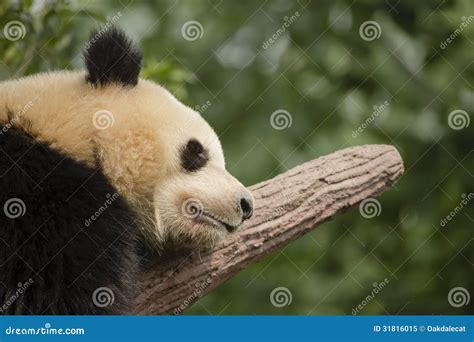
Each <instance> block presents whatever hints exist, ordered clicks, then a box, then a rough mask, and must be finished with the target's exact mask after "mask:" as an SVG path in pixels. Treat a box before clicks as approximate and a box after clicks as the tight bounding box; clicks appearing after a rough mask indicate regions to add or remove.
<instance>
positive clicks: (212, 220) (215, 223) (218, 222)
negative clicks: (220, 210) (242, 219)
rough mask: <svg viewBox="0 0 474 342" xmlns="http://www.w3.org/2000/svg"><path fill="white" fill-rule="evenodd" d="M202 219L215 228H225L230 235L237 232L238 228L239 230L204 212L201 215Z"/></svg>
mask: <svg viewBox="0 0 474 342" xmlns="http://www.w3.org/2000/svg"><path fill="white" fill-rule="evenodd" d="M200 218H201V219H203V220H204V221H206V222H207V223H210V224H211V225H212V226H214V227H218V228H221V229H222V228H224V229H225V230H226V231H227V232H228V233H233V232H235V231H236V230H237V228H239V227H238V226H233V225H231V224H228V223H227V222H224V221H222V220H220V219H218V218H217V217H215V216H213V215H211V214H209V213H207V212H203V213H202V214H201V215H200Z"/></svg>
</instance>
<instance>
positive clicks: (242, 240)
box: [134, 145, 404, 315]
mask: <svg viewBox="0 0 474 342" xmlns="http://www.w3.org/2000/svg"><path fill="white" fill-rule="evenodd" d="M403 170H404V169H403V161H402V159H401V157H400V154H399V153H398V151H397V150H396V149H395V148H394V147H392V146H388V145H365V146H358V147H351V148H347V149H344V150H340V151H337V152H335V153H332V154H330V155H327V156H324V157H321V158H318V159H315V160H312V161H310V162H307V163H304V164H302V165H299V166H297V167H295V168H293V169H291V170H289V171H287V172H285V173H283V174H281V175H279V176H277V177H275V178H273V179H270V180H267V181H264V182H261V183H258V184H256V185H254V186H252V187H250V190H251V191H252V192H253V195H254V196H255V210H254V215H253V217H252V218H251V219H250V220H249V221H247V222H246V223H245V225H244V227H243V228H242V229H241V230H240V231H238V232H237V233H236V234H235V235H233V236H232V237H230V238H228V239H227V240H226V241H224V242H223V243H221V244H220V245H219V246H217V247H216V248H214V249H213V250H211V251H209V252H205V253H202V252H201V253H200V254H198V253H190V254H189V255H183V256H182V257H179V258H177V259H174V260H170V261H167V262H164V263H161V264H160V265H155V266H154V267H152V268H150V269H149V270H148V271H147V272H146V273H145V274H143V276H142V284H141V285H142V286H143V288H142V292H141V294H140V295H139V296H138V297H137V299H136V303H135V306H134V311H135V313H137V314H142V315H147V314H148V315H149V314H178V313H181V312H182V311H183V310H184V309H186V308H187V307H188V306H189V305H191V304H192V303H193V302H194V301H195V300H197V299H199V298H201V297H202V296H204V295H205V294H207V293H209V292H210V291H212V290H213V289H214V288H215V287H216V286H218V285H219V284H221V283H223V282H224V281H226V280H227V279H229V278H230V277H232V276H233V275H234V274H236V273H237V272H239V271H240V270H241V269H243V268H244V267H246V266H248V265H249V264H252V263H255V262H257V261H259V260H261V259H262V258H263V257H265V256H266V255H268V254H269V253H271V252H273V251H275V250H276V249H279V248H282V247H283V246H285V245H286V244H288V243H290V242H291V241H294V240H295V239H297V238H298V237H300V236H301V235H303V234H305V233H307V232H308V231H310V230H311V229H313V228H315V227H317V226H318V225H320V224H321V223H322V222H324V221H326V220H328V219H330V218H332V217H334V216H335V215H337V214H338V213H341V212H343V211H345V210H346V209H347V208H350V207H353V206H355V205H357V204H358V203H359V202H361V201H362V200H364V199H365V198H368V197H373V196H376V195H378V194H380V193H381V192H383V191H384V190H386V189H388V188H390V186H391V185H392V184H393V183H394V182H395V181H396V180H397V179H398V178H400V176H401V175H402V174H403Z"/></svg>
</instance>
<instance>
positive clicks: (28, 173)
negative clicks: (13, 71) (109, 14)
mask: <svg viewBox="0 0 474 342" xmlns="http://www.w3.org/2000/svg"><path fill="white" fill-rule="evenodd" d="M92 37H94V39H92V40H91V41H90V42H89V44H88V48H87V49H86V51H85V53H84V57H85V62H86V69H87V70H86V72H69V71H59V72H52V73H45V74H38V75H33V76H29V77H25V78H21V79H17V80H11V81H6V82H3V83H0V108H1V109H0V187H1V189H2V192H1V195H0V205H2V206H4V213H5V215H0V285H1V286H0V308H2V306H1V304H2V303H3V302H7V301H8V299H9V296H10V295H11V294H12V293H14V292H15V289H16V286H17V284H18V283H20V282H21V283H25V282H27V281H30V279H31V282H32V284H31V288H30V289H29V290H26V291H25V294H24V295H23V296H21V297H20V298H18V299H17V300H16V301H15V302H14V303H13V304H12V305H10V306H9V307H7V308H6V309H5V308H3V309H2V310H0V313H7V314H24V313H35V314H58V313H61V314H65V313H79V314H99V313H122V312H126V308H127V306H128V304H130V298H131V297H133V293H134V286H133V283H134V282H135V281H134V279H135V276H134V270H135V269H137V267H138V265H137V264H138V258H137V248H136V241H137V239H138V238H140V236H141V237H142V238H144V240H145V241H146V243H147V244H148V245H149V246H152V247H153V248H156V249H160V248H163V247H164V246H165V245H166V244H167V243H168V242H172V243H173V244H178V245H183V246H186V247H197V248H201V247H209V246H213V245H214V244H215V243H217V242H219V241H221V240H222V239H223V238H225V237H226V236H227V235H228V234H231V233H232V232H234V231H235V230H237V229H238V228H239V227H240V226H241V224H242V223H243V221H244V220H245V219H248V218H249V217H250V216H251V215H252V209H253V198H252V195H251V193H250V192H249V191H248V190H247V189H245V187H244V186H243V185H242V184H240V183H239V182H238V181H237V180H236V179H235V178H234V177H232V176H231V175H230V174H229V173H228V172H227V171H226V169H225V164H224V156H223V152H222V148H221V145H220V142H219V138H218V137H217V135H216V134H215V132H214V131H213V130H212V128H211V127H210V126H209V125H208V123H207V122H206V121H205V120H204V119H203V118H202V117H201V115H200V114H199V113H197V112H196V111H194V110H192V109H190V108H189V107H186V106H185V105H183V104H182V103H180V102H179V101H178V100H177V99H176V98H174V97H173V96H172V95H171V94H170V93H169V92H168V91H167V90H165V89H164V88H162V87H161V86H159V85H157V84H155V83H153V82H151V81H147V80H143V79H139V77H138V75H139V71H140V65H141V52H140V51H139V50H138V49H137V47H136V46H135V45H134V43H133V42H131V41H130V40H129V39H128V38H127V37H126V36H125V34H124V33H123V32H122V31H120V30H118V29H116V28H112V29H109V30H107V31H106V32H105V33H102V34H101V35H98V34H97V35H94V34H93V35H92ZM12 203H13V204H16V207H11V208H10V207H9V205H11V204H12ZM18 206H19V207H18ZM18 208H20V214H21V215H17V209H18ZM11 209H14V211H13V214H12V210H11ZM1 214H3V213H1ZM137 232H141V234H140V233H137ZM103 287H106V288H108V289H110V290H111V291H113V292H114V297H115V303H113V305H110V306H106V307H103V306H97V305H96V303H94V300H93V299H94V298H93V297H94V292H95V291H96V290H97V289H99V288H103Z"/></svg>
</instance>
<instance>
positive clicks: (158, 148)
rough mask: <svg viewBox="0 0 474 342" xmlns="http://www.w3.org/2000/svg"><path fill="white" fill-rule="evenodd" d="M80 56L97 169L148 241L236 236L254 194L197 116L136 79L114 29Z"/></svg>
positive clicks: (205, 242)
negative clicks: (129, 208)
mask: <svg viewBox="0 0 474 342" xmlns="http://www.w3.org/2000/svg"><path fill="white" fill-rule="evenodd" d="M84 59H85V64H86V75H85V78H84V79H83V81H84V83H85V84H86V86H85V87H86V90H85V91H84V94H83V96H82V99H83V100H84V103H86V102H87V101H89V102H87V106H88V107H89V109H88V112H89V114H92V123H93V125H92V126H93V127H91V129H92V131H93V132H94V133H93V136H92V139H93V146H94V147H93V149H94V155H95V159H96V164H97V166H98V167H99V168H100V169H101V170H102V172H103V173H104V174H105V175H106V176H107V178H108V179H109V180H110V181H111V183H112V184H113V185H114V186H115V187H116V188H117V189H118V191H119V193H120V194H121V195H123V196H124V197H125V198H126V199H127V200H128V202H129V203H130V205H131V206H132V208H134V209H135V211H137V212H138V213H141V214H142V215H140V216H141V217H142V221H143V222H142V223H143V224H142V226H143V233H144V234H145V236H146V238H147V240H148V241H149V242H151V243H152V244H155V243H158V244H161V243H162V242H164V241H169V240H172V241H174V242H178V243H180V244H185V245H189V244H191V245H198V246H212V245H214V244H215V243H216V242H218V241H220V240H222V239H223V238H225V237H226V236H227V235H228V234H231V233H233V232H235V231H236V230H237V229H238V228H239V227H240V226H241V225H242V223H243V221H244V220H246V219H248V218H249V217H250V216H251V215H252V210H253V197H252V195H251V193H250V192H249V191H248V190H247V189H246V188H245V187H244V186H243V185H242V184H241V183H240V182H239V181H237V180H236V179H235V178H234V177H233V176H232V175H231V174H230V173H229V172H228V171H227V170H226V169H225V163H224V155H223V151H222V147H221V144H220V141H219V138H218V136H217V135H216V133H215V132H214V130H213V129H212V128H211V127H210V126H209V124H208V123H207V122H206V121H205V120H204V119H203V118H202V116H201V115H200V113H198V112H196V111H194V110H192V109H191V108H189V107H187V106H185V105H184V104H182V103H181V102H179V101H178V100H177V99H176V98H175V97H174V96H172V95H171V94H170V93H169V92H168V91H167V90H165V89H164V88H162V87H161V86H159V85H157V84H156V83H154V82H151V81H147V80H143V79H140V78H139V72H140V68H141V52H140V50H139V49H138V48H137V46H136V45H135V44H134V43H133V42H132V41H131V40H130V39H129V38H127V36H126V35H125V34H124V33H123V32H122V31H120V30H118V29H116V28H110V29H108V30H106V31H105V32H100V31H99V32H96V33H94V34H92V36H91V39H90V41H89V42H88V44H86V49H85V51H84ZM83 76H84V75H83ZM91 103H93V106H92V107H91V105H90V104H91ZM88 118H90V115H89V116H88Z"/></svg>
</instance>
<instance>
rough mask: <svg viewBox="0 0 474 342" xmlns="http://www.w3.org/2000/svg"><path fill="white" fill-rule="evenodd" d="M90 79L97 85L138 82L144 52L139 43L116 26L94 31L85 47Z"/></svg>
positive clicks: (125, 84) (85, 58)
mask: <svg viewBox="0 0 474 342" xmlns="http://www.w3.org/2000/svg"><path fill="white" fill-rule="evenodd" d="M84 60H85V64H86V68H87V81H88V82H90V83H92V84H94V85H107V84H110V83H118V84H121V85H123V86H135V85H136V84H137V83H138V74H139V73H140V69H141V61H142V53H141V51H140V49H139V48H138V47H137V45H136V44H135V43H134V42H133V41H132V40H131V39H130V38H128V37H127V36H126V34H125V33H124V32H123V31H122V30H120V29H118V28H116V27H111V28H109V29H107V30H105V31H101V30H99V31H94V32H92V34H91V36H90V39H89V42H88V43H87V44H86V50H85V51H84Z"/></svg>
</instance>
